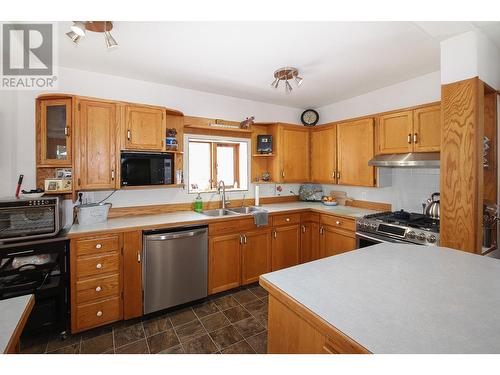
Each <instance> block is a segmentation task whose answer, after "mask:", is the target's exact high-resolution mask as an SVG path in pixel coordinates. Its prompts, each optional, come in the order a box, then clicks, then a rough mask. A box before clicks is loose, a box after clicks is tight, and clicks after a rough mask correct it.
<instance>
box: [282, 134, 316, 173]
mask: <svg viewBox="0 0 500 375" xmlns="http://www.w3.org/2000/svg"><path fill="white" fill-rule="evenodd" d="M278 137H279V138H280V141H279V142H280V145H279V149H278V153H279V159H280V166H281V171H280V178H279V181H280V182H307V181H309V179H310V173H309V172H310V169H309V159H310V155H309V129H305V128H303V127H300V126H281V127H280V130H279V134H278Z"/></svg>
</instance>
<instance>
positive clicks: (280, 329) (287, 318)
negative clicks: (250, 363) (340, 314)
mask: <svg viewBox="0 0 500 375" xmlns="http://www.w3.org/2000/svg"><path fill="white" fill-rule="evenodd" d="M268 324H269V327H268V330H269V335H268V349H267V351H268V354H319V353H322V352H323V346H324V345H325V337H324V336H323V335H322V334H321V333H320V332H319V331H318V330H317V329H315V328H314V327H313V326H312V325H310V324H309V323H308V322H307V321H305V320H304V319H302V317H300V316H299V315H297V314H296V313H295V312H293V311H292V310H291V309H290V308H288V307H287V306H285V305H284V304H283V303H281V302H280V301H279V300H278V299H276V298H275V297H274V296H273V295H270V296H269V319H268Z"/></svg>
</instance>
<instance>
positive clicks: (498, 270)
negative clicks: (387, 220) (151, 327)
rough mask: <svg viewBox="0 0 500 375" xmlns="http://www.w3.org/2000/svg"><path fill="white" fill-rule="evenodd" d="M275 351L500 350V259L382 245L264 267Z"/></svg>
mask: <svg viewBox="0 0 500 375" xmlns="http://www.w3.org/2000/svg"><path fill="white" fill-rule="evenodd" d="M260 284H261V285H262V286H263V287H264V288H265V289H267V290H268V292H269V293H270V295H269V336H268V352H269V353H500V261H499V260H497V259H493V258H487V257H482V256H480V255H474V254H469V253H465V252H461V251H457V250H452V249H448V248H441V247H427V246H418V245H400V244H379V245H374V246H370V247H366V248H363V249H359V250H355V251H351V252H348V253H344V254H340V255H336V256H332V257H328V258H324V259H320V260H317V261H313V262H309V263H306V264H302V265H299V266H295V267H291V268H287V269H283V270H280V271H276V272H272V273H268V274H264V275H262V276H261V277H260Z"/></svg>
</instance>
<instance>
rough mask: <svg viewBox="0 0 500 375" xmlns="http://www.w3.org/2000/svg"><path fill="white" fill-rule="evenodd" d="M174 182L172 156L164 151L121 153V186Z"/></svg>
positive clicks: (168, 183)
mask: <svg viewBox="0 0 500 375" xmlns="http://www.w3.org/2000/svg"><path fill="white" fill-rule="evenodd" d="M173 183H174V157H173V155H172V154H164V153H155V154H153V153H142V152H122V153H121V186H145V185H170V184H173Z"/></svg>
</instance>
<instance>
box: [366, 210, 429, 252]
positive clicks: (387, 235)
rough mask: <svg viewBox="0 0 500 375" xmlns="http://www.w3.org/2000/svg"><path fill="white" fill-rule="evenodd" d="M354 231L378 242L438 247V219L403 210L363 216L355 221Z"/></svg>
mask: <svg viewBox="0 0 500 375" xmlns="http://www.w3.org/2000/svg"><path fill="white" fill-rule="evenodd" d="M356 231H357V234H358V236H360V237H362V236H366V237H367V238H369V239H372V240H374V241H376V240H379V242H399V243H414V244H418V245H427V246H439V219H432V218H430V217H428V216H425V215H423V214H417V213H409V212H406V211H403V210H401V211H395V212H380V213H376V214H371V215H365V216H364V217H362V218H359V219H357V220H356Z"/></svg>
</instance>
